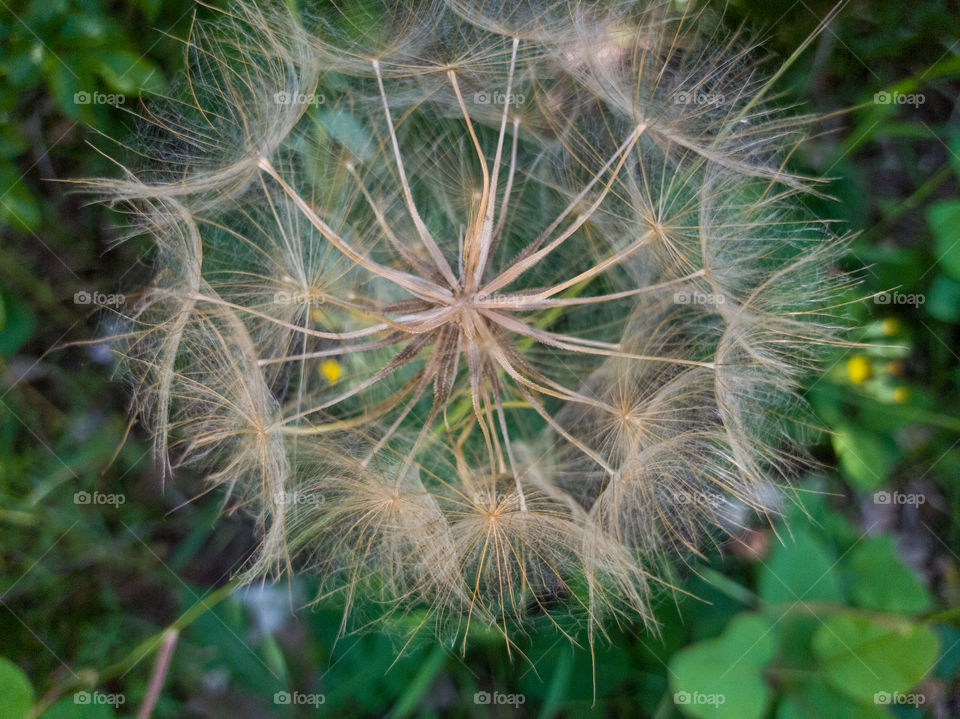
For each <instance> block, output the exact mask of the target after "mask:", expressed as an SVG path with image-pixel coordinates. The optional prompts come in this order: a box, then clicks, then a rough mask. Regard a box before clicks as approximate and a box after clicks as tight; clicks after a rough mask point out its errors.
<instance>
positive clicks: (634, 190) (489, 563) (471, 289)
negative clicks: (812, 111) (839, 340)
mask: <svg viewBox="0 0 960 719" xmlns="http://www.w3.org/2000/svg"><path fill="white" fill-rule="evenodd" d="M338 5H341V7H340V8H339V9H336V10H330V11H329V12H319V13H317V14H313V15H310V14H302V15H300V16H296V17H294V16H292V15H291V14H290V13H289V11H288V10H287V9H286V8H285V7H283V6H280V5H276V6H275V5H269V6H267V5H262V4H243V3H239V4H234V5H232V6H231V7H230V9H229V10H228V11H225V12H224V13H222V14H221V15H220V16H219V17H218V18H217V19H215V20H214V21H213V22H211V23H209V24H206V25H204V24H200V23H195V24H194V25H193V27H192V29H191V31H190V34H189V36H188V37H187V38H186V41H185V49H186V57H187V66H186V70H185V78H184V82H183V87H182V93H181V94H180V95H179V96H178V98H179V99H174V100H170V101H168V102H166V103H164V104H163V105H162V106H158V105H151V109H150V110H148V111H145V113H144V114H145V116H146V119H147V120H148V121H151V122H152V126H153V130H150V131H145V132H144V133H143V135H142V137H141V138H140V145H139V147H137V150H138V152H139V153H140V154H142V155H147V156H148V157H151V158H152V161H151V162H150V163H148V165H147V166H146V168H144V169H143V170H141V171H136V172H135V171H133V170H125V176H124V177H123V178H122V179H119V180H101V181H95V182H94V183H93V184H94V186H95V188H96V189H98V190H100V191H102V192H103V193H104V194H105V196H106V197H108V198H109V199H110V200H111V201H112V202H114V203H115V204H117V205H118V206H122V207H126V208H128V209H129V210H130V211H131V216H132V218H133V221H134V222H133V229H132V230H131V234H136V233H140V232H142V233H146V234H148V235H149V236H150V237H152V238H153V241H154V243H155V253H154V260H155V268H156V271H155V276H154V278H153V282H152V283H151V284H150V286H149V287H148V288H147V289H146V290H144V292H143V293H142V295H141V299H140V301H139V303H138V304H137V306H136V309H135V312H133V313H132V314H131V316H130V317H129V323H130V328H129V332H128V333H127V334H124V335H122V336H121V337H119V338H118V346H119V347H120V348H121V351H122V355H123V358H124V360H125V364H126V366H127V368H128V369H129V370H130V373H131V375H132V377H133V380H134V396H135V399H136V402H137V406H138V408H139V409H140V411H142V413H143V416H144V417H146V418H147V420H148V422H149V423H150V424H151V426H152V428H153V430H154V432H155V437H156V450H157V453H158V455H159V456H160V457H161V458H162V459H163V460H164V462H168V463H169V464H167V465H166V466H168V467H173V466H178V465H182V464H186V463H196V464H199V465H201V466H202V467H204V468H206V469H207V470H208V471H209V472H210V474H209V480H210V482H211V483H212V484H215V485H224V486H225V487H226V488H227V489H228V490H229V491H230V492H231V493H232V495H233V496H235V497H237V498H239V500H240V502H242V503H243V504H245V505H246V506H248V507H249V508H250V509H251V510H252V511H253V512H254V513H255V514H256V515H257V516H258V517H259V518H260V520H261V522H262V531H263V542H262V546H261V548H260V551H259V553H258V554H257V556H256V557H255V559H254V561H253V562H252V564H251V566H250V568H249V569H250V573H249V576H251V577H253V576H261V575H263V574H267V573H272V572H277V571H290V570H292V571H315V572H317V573H318V574H319V575H320V576H322V577H323V578H324V581H325V582H326V583H327V584H328V585H329V588H330V589H343V590H344V596H346V598H347V605H348V607H349V605H350V603H351V602H352V601H353V600H355V599H358V598H363V597H366V596H371V595H373V596H374V598H375V599H377V600H378V605H379V606H380V607H385V608H386V609H387V610H388V611H389V610H390V609H391V608H396V607H408V606H411V605H413V604H417V603H419V604H421V605H422V606H425V607H428V608H429V609H431V610H433V612H434V614H433V616H435V617H436V618H437V624H438V626H442V627H449V626H450V622H452V626H454V627H455V629H456V630H458V631H461V632H463V633H464V635H465V634H466V629H467V628H469V626H470V623H471V622H482V623H485V624H490V625H493V626H497V627H499V628H500V630H501V631H502V632H503V633H504V636H508V632H509V631H510V630H511V628H515V627H518V626H520V627H522V626H524V623H525V622H526V621H527V620H528V618H529V617H530V615H542V616H548V617H550V616H553V609H554V608H555V607H558V606H559V607H564V608H565V610H566V611H567V612H568V613H569V610H571V609H573V610H580V611H579V612H575V613H578V614H579V616H581V617H585V618H586V621H587V623H588V624H589V625H590V626H591V627H593V626H595V625H597V623H598V622H600V621H601V620H602V619H603V618H604V617H607V616H610V615H611V614H612V615H613V616H615V617H628V618H636V617H639V618H641V619H642V620H649V619H650V616H651V613H650V608H649V605H650V596H651V584H652V582H653V581H654V576H653V567H654V566H655V565H656V564H657V563H658V562H659V560H660V559H661V558H662V557H664V556H667V557H670V556H684V555H686V554H688V553H689V552H694V551H696V549H697V546H698V544H699V543H701V542H702V540H703V539H704V538H705V537H709V536H713V535H714V531H713V530H715V529H719V530H725V529H726V530H729V529H730V528H732V527H734V526H736V525H737V523H738V522H742V521H744V520H743V518H744V514H745V513H744V511H743V510H744V509H745V508H747V509H753V510H756V511H759V512H761V513H770V512H775V511H776V508H777V499H776V498H777V495H778V493H777V492H776V491H774V490H776V489H777V488H779V487H783V486H785V485H787V483H788V481H789V479H790V477H791V475H792V474H793V473H794V472H795V471H796V468H797V463H798V461H800V459H801V457H802V452H801V450H800V444H799V443H798V432H797V431H796V426H802V423H803V417H804V416H805V415H804V413H803V405H802V402H801V401H800V399H799V397H798V394H797V389H798V380H799V379H800V376H801V374H802V372H804V371H805V370H807V369H808V368H809V367H810V366H811V364H812V363H813V362H814V361H815V360H816V358H817V355H818V353H819V351H820V348H822V347H823V346H824V345H826V344H829V343H831V342H832V341H833V336H834V332H835V328H836V325H837V322H836V321H835V320H834V319H832V318H831V317H830V316H829V314H828V313H829V312H830V311H831V310H830V308H831V307H834V306H836V304H837V303H836V302H835V298H836V296H837V294H838V292H839V291H840V290H841V289H842V286H843V284H844V283H845V282H846V281H845V280H843V279H842V278H839V279H838V277H839V276H838V275H836V274H834V273H833V272H832V263H833V261H834V259H835V257H836V254H837V251H838V246H839V244H840V243H839V242H838V241H837V240H836V239H835V238H833V237H832V236H831V235H830V233H829V232H828V231H827V230H826V229H825V227H824V225H823V224H821V223H818V222H816V221H814V220H812V219H811V218H809V217H808V216H807V215H806V214H805V213H804V211H802V210H801V208H800V206H799V204H798V201H797V197H798V194H799V193H802V192H804V191H806V189H807V187H808V185H809V184H810V182H809V181H808V180H807V178H802V177H797V176H794V175H791V174H788V173H787V172H786V171H785V170H784V162H785V158H786V157H787V155H789V152H790V150H791V148H792V147H794V146H795V145H796V143H797V142H798V141H799V139H800V134H801V131H802V129H803V127H804V126H805V123H807V122H808V118H797V117H791V116H787V115H785V114H777V113H774V112H772V111H771V110H770V109H769V108H768V107H766V106H765V105H764V102H763V98H764V95H765V94H766V93H767V91H768V89H769V83H764V82H763V81H760V80H758V79H757V76H756V73H755V70H756V68H755V67H754V65H753V64H752V63H751V61H750V59H749V57H748V55H747V51H746V49H745V48H743V47H742V46H741V45H740V44H739V42H738V41H737V40H736V39H731V40H729V41H725V42H723V43H721V44H719V45H718V44H717V42H718V41H717V35H716V33H714V32H710V33H708V32H707V31H706V30H705V27H704V26H705V25H706V24H707V20H706V18H704V17H701V16H697V17H693V16H687V15H684V14H682V13H681V14H679V15H678V14H676V13H674V11H672V10H671V9H670V8H671V6H670V5H669V4H663V5H661V4H657V3H651V2H639V3H637V2H604V3H598V4H590V3H581V2H577V3H573V2H571V3H569V4H568V3H565V2H561V3H556V2H551V3H547V2H544V3H533V2H519V3H504V4H503V5H501V4H499V3H484V2H479V1H474V0H448V1H447V2H415V3H399V4H396V3H385V4H384V5H383V6H382V7H381V6H374V5H372V4H371V3H369V2H366V3H362V2H359V1H358V2H347V3H344V4H339V3H338ZM712 29H715V28H712ZM712 29H711V30H712ZM344 626H347V624H346V622H345V624H344ZM591 636H592V634H591Z"/></svg>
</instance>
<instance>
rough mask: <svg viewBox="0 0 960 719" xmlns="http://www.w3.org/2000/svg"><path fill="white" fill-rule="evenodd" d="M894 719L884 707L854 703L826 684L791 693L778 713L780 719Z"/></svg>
mask: <svg viewBox="0 0 960 719" xmlns="http://www.w3.org/2000/svg"><path fill="white" fill-rule="evenodd" d="M810 717H830V719H890V712H889V711H888V710H887V709H886V707H885V706H884V705H883V704H875V703H874V702H873V700H872V699H871V701H870V702H855V701H850V697H848V696H845V695H844V694H841V693H840V692H838V691H836V690H835V689H832V688H831V687H829V686H828V685H827V684H825V683H824V682H822V681H818V680H813V681H811V682H808V683H805V684H804V685H803V686H802V687H800V688H798V689H797V690H796V691H792V692H790V693H789V694H788V695H787V696H786V697H785V698H784V699H783V701H781V702H780V707H779V709H778V710H777V719H809V718H810Z"/></svg>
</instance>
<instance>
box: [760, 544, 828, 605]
mask: <svg viewBox="0 0 960 719" xmlns="http://www.w3.org/2000/svg"><path fill="white" fill-rule="evenodd" d="M784 542H785V543H784V544H777V545H776V546H775V547H774V549H773V551H772V552H771V554H770V558H769V559H768V560H767V561H766V563H765V564H764V565H762V568H761V570H760V578H759V580H758V584H759V594H760V597H761V599H763V600H764V601H765V602H768V603H770V604H787V603H791V602H799V601H805V602H839V601H842V600H843V592H842V591H841V590H840V583H839V580H838V578H837V574H836V570H835V568H834V566H833V565H834V561H835V560H834V558H833V557H831V556H830V554H829V552H828V551H827V550H826V548H824V546H823V545H822V544H821V543H820V541H819V540H817V539H816V538H814V536H813V535H812V534H810V532H809V530H807V529H805V528H804V527H803V526H799V525H798V526H796V527H795V528H794V529H793V530H792V536H790V535H786V536H785V537H784Z"/></svg>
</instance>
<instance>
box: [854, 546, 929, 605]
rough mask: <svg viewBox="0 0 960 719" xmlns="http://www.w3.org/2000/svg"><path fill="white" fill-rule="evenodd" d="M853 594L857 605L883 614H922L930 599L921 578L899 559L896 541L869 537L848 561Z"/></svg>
mask: <svg viewBox="0 0 960 719" xmlns="http://www.w3.org/2000/svg"><path fill="white" fill-rule="evenodd" d="M845 567H846V568H847V569H848V571H849V572H850V580H851V581H850V595H851V599H852V600H853V602H854V603H855V604H857V605H858V606H861V607H863V608H864V609H875V610H877V611H881V612H923V611H926V610H928V609H929V608H930V597H929V596H928V595H927V590H926V589H925V588H924V586H923V583H922V582H921V581H920V578H919V577H917V575H916V574H915V573H914V572H913V570H911V569H910V568H909V567H908V566H907V565H905V564H904V563H903V562H902V561H901V560H900V558H899V557H898V556H897V550H896V547H895V546H894V543H893V538H892V537H889V536H886V535H884V536H880V537H870V538H869V539H865V540H863V541H862V542H861V543H860V544H858V545H857V546H856V547H854V549H853V550H851V552H850V554H849V555H847V557H846V559H845Z"/></svg>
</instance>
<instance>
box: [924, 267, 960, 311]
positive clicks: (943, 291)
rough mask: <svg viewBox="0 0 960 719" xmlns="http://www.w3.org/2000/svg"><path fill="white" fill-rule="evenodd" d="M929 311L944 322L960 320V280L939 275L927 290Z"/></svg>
mask: <svg viewBox="0 0 960 719" xmlns="http://www.w3.org/2000/svg"><path fill="white" fill-rule="evenodd" d="M927 312H929V313H930V315H932V316H933V317H936V318H937V319H938V320H943V321H944V322H960V282H957V281H956V280H953V279H950V278H949V277H947V276H946V275H937V276H936V277H935V278H934V280H933V282H932V283H930V290H929V292H927Z"/></svg>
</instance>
